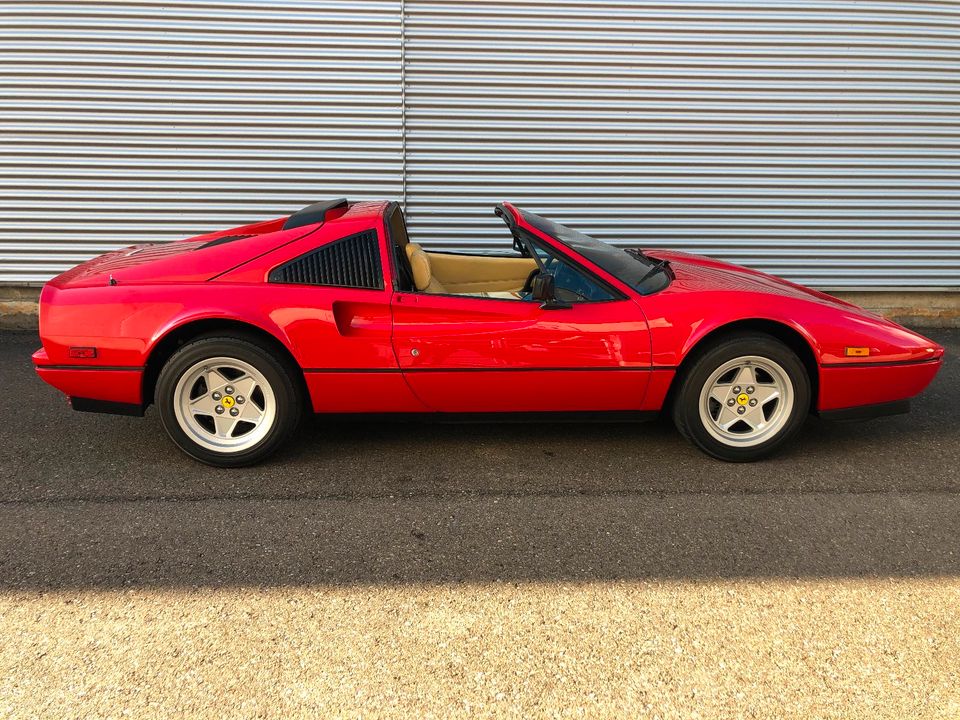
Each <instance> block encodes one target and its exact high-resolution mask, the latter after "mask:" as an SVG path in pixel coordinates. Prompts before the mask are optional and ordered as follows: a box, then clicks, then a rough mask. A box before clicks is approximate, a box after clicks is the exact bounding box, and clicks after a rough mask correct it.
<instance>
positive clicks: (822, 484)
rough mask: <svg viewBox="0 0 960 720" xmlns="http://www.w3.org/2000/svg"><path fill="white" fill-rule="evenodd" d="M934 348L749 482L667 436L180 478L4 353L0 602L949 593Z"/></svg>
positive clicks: (400, 454)
mask: <svg viewBox="0 0 960 720" xmlns="http://www.w3.org/2000/svg"><path fill="white" fill-rule="evenodd" d="M935 337H936V338H937V339H938V340H940V341H941V342H944V343H946V344H948V347H949V348H950V350H951V355H952V357H951V359H950V360H949V361H948V365H947V367H946V368H945V369H944V372H943V373H941V375H940V377H938V379H937V381H936V383H935V385H934V386H932V387H931V389H930V391H928V393H926V394H925V395H924V396H922V397H921V398H920V399H919V400H918V401H917V402H916V407H915V412H914V413H913V414H911V415H908V416H902V417H895V418H889V419H883V420H878V421H875V422H871V423H866V424H844V425H834V424H828V423H822V422H820V421H818V420H815V419H811V420H810V421H809V422H808V423H807V426H806V427H805V428H804V431H803V433H802V434H801V436H800V437H799V439H798V440H797V441H796V442H795V443H793V444H792V445H791V446H790V447H789V448H787V449H786V451H785V452H783V453H782V454H780V455H778V456H777V457H775V458H772V459H770V460H767V461H764V462H760V463H754V464H749V465H732V464H727V463H722V462H718V461H715V460H711V459H709V458H706V457H705V456H703V455H702V454H700V453H699V452H697V451H696V450H694V449H693V448H691V447H690V446H688V445H687V444H686V443H685V442H684V441H683V440H682V439H681V438H679V437H678V436H677V434H676V433H675V432H674V431H673V429H672V428H671V427H670V426H669V424H668V423H666V422H655V423H650V424H645V425H630V424H614V425H605V424H588V425H574V424H533V425H529V424H526V425H438V424H426V423H407V422H395V423H388V422H376V423H371V422H362V421H358V422H342V421H337V422H331V421H325V420H323V419H316V420H313V421H311V422H308V423H306V424H305V426H304V427H303V428H302V430H301V432H300V433H299V435H298V437H297V439H296V442H295V443H294V444H293V445H292V446H291V447H290V448H288V449H287V450H285V451H284V452H283V453H281V454H280V455H278V456H277V457H276V458H274V459H272V460H271V461H269V462H267V463H264V464H263V465H260V466H257V467H254V468H244V469H238V470H216V469H212V468H207V467H205V466H202V465H199V464H197V463H194V462H192V461H190V460H189V459H187V458H185V457H183V456H182V455H181V454H180V453H179V452H178V451H176V450H175V449H174V448H173V447H172V446H171V444H170V443H169V441H168V440H167V439H166V438H165V436H164V435H163V432H162V429H161V428H160V425H159V422H158V420H157V418H156V414H155V413H154V412H153V411H151V412H149V413H148V415H147V417H146V418H144V419H142V420H140V419H130V418H118V417H111V416H98V415H85V414H78V413H72V412H69V411H68V410H67V409H66V407H65V406H64V404H63V401H62V399H61V398H60V397H59V396H58V395H57V393H56V392H54V391H52V390H51V389H50V388H47V387H46V386H44V385H42V384H41V383H39V382H38V381H36V379H35V378H34V377H32V373H31V372H30V368H29V364H28V363H23V362H20V360H21V359H22V358H20V356H21V355H22V354H23V352H25V351H26V348H28V347H29V346H30V343H31V339H29V338H28V339H25V340H22V341H20V342H18V341H17V339H16V338H14V342H13V343H5V344H4V345H3V346H2V348H0V359H2V360H3V364H2V365H0V380H2V381H3V385H4V386H5V387H8V388H13V389H14V391H13V392H12V393H7V395H6V396H5V397H4V398H2V399H0V419H2V425H0V467H2V468H3V473H2V474H0V588H4V589H21V590H36V591H48V590H56V589H63V588H77V587H100V588H123V587H191V586H229V585H240V586H274V585H304V586H332V585H347V584H377V583H387V584H389V583H448V582H491V581H502V582H538V581H549V582H556V581H570V582H586V581H597V580H624V581H627V580H637V579H644V580H698V579H716V578H742V577H752V578H761V579H762V578H770V577H776V578H783V577H804V578H806V577H863V576H876V575H880V576H891V577H900V576H939V575H956V574H958V571H960V542H958V540H957V538H958V537H960V532H958V531H960V495H958V494H957V489H958V485H960V472H958V467H960V413H958V411H957V410H956V409H955V408H956V407H957V406H958V401H960V382H958V378H960V367H958V363H957V362H956V361H955V360H953V357H956V353H957V350H958V346H960V342H958V341H960V333H956V332H949V333H940V334H938V335H935ZM32 342H35V340H32ZM19 345H22V346H23V347H22V348H21V347H19ZM21 351H23V352H21ZM8 354H10V355H12V356H14V359H13V360H12V361H11V360H8V359H7V355H8ZM28 354H29V353H27V355H28Z"/></svg>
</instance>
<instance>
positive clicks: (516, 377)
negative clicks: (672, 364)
mask: <svg viewBox="0 0 960 720" xmlns="http://www.w3.org/2000/svg"><path fill="white" fill-rule="evenodd" d="M392 306H393V347H394V351H395V352H396V356H397V361H398V363H399V365H400V368H401V371H402V372H403V374H404V377H405V379H406V380H407V382H408V384H409V385H410V388H411V389H412V390H413V392H414V393H415V394H416V395H417V396H418V398H419V399H420V401H421V402H423V403H424V404H425V405H427V406H428V407H430V408H431V409H433V410H437V411H441V412H458V413H459V412H504V413H507V412H553V411H557V412H559V411H613V410H639V409H640V408H641V405H642V402H643V397H644V392H645V390H646V387H647V382H648V379H649V374H650V373H649V368H650V361H651V356H650V339H649V333H648V329H647V323H646V320H645V319H644V317H643V313H642V311H641V310H640V308H639V306H638V305H637V304H636V303H635V302H633V300H631V299H628V298H624V299H620V298H617V299H612V300H608V301H604V302H575V303H571V304H570V305H569V307H565V308H562V309H547V308H546V307H545V306H541V304H540V303H538V302H531V301H527V300H508V299H499V298H485V297H473V296H457V295H437V294H428V293H422V292H397V293H395V294H394V296H393V302H392Z"/></svg>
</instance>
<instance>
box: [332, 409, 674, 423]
mask: <svg viewBox="0 0 960 720" xmlns="http://www.w3.org/2000/svg"><path fill="white" fill-rule="evenodd" d="M659 416H660V412H659V411H658V410H557V411H551V412H538V411H519V412H469V413H452V412H440V411H436V412H409V413H408V412H395V413H325V412H319V413H314V417H316V418H317V419H318V420H319V421H321V422H323V421H327V420H329V421H336V422H338V423H339V422H343V421H346V422H350V421H354V422H370V421H382V422H424V423H451V424H460V423H463V424H472V423H531V422H536V423H568V422H595V423H618V422H649V421H650V420H656V419H657V418H658V417H659Z"/></svg>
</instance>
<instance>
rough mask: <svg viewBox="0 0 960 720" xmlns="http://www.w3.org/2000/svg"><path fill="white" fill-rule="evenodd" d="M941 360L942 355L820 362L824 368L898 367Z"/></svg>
mask: <svg viewBox="0 0 960 720" xmlns="http://www.w3.org/2000/svg"><path fill="white" fill-rule="evenodd" d="M941 360H943V356H942V355H941V356H939V357H935V358H921V359H920V360H893V361H890V362H882V361H881V362H854V363H822V364H821V365H820V367H824V368H866V367H900V366H902V365H932V364H933V363H936V362H940V361H941Z"/></svg>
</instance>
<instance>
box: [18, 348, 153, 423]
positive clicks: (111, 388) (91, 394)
mask: <svg viewBox="0 0 960 720" xmlns="http://www.w3.org/2000/svg"><path fill="white" fill-rule="evenodd" d="M33 362H34V366H35V368H36V371H37V375H39V376H40V379H41V380H43V381H44V382H45V383H47V384H48V385H52V386H53V387H55V388H56V389H57V390H59V391H60V392H62V393H64V394H65V395H67V396H69V397H70V398H75V399H76V400H75V402H74V407H75V408H76V409H77V410H93V411H95V412H117V411H116V410H108V409H103V408H109V407H111V406H123V407H124V408H125V410H124V412H123V413H122V414H125V415H130V414H143V397H142V395H143V392H142V389H143V371H144V369H143V368H142V367H113V366H106V365H51V364H49V361H48V358H47V354H46V352H45V351H43V350H38V351H37V352H35V353H34V354H33ZM95 408H98V409H96V410H95ZM132 408H139V411H138V412H133V411H132Z"/></svg>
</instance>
